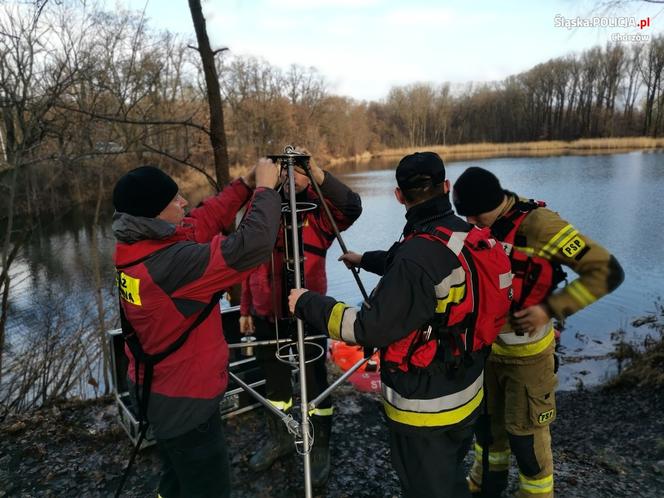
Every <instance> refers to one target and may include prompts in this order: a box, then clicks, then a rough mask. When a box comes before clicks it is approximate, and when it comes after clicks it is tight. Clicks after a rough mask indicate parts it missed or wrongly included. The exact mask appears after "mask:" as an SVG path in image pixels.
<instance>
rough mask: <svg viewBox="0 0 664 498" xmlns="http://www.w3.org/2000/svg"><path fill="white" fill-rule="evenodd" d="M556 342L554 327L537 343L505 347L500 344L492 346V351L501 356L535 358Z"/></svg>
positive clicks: (495, 343)
mask: <svg viewBox="0 0 664 498" xmlns="http://www.w3.org/2000/svg"><path fill="white" fill-rule="evenodd" d="M554 340H555V334H554V332H553V326H551V330H549V332H547V334H546V335H545V336H544V337H542V338H541V339H540V340H539V341H537V342H528V343H526V344H513V345H510V346H503V345H502V344H500V343H498V342H494V343H493V344H492V345H491V351H492V352H493V353H495V354H499V355H501V356H533V355H536V354H539V353H541V352H542V351H544V350H545V349H546V348H548V347H549V346H550V345H551V343H552V342H553V341H554Z"/></svg>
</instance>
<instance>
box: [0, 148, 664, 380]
mask: <svg viewBox="0 0 664 498" xmlns="http://www.w3.org/2000/svg"><path fill="white" fill-rule="evenodd" d="M663 158H664V156H663V155H662V154H661V153H653V152H632V153H626V154H617V155H600V156H556V157H537V158H532V157H530V158H494V159H483V160H472V161H464V162H449V164H448V177H449V178H450V179H451V180H452V181H454V180H456V178H457V177H458V176H459V175H460V174H461V173H462V172H463V171H464V170H465V169H466V168H467V167H469V166H481V167H483V168H486V169H488V170H490V171H492V172H494V173H495V174H496V175H497V176H498V177H499V178H500V179H501V182H502V183H503V185H504V186H505V187H506V188H509V189H511V190H514V191H516V192H518V193H519V194H521V195H523V196H529V197H533V198H536V199H542V200H545V201H546V202H547V203H548V205H549V206H550V207H551V208H552V209H554V210H557V211H559V212H560V213H561V214H562V216H563V217H564V218H566V219H568V221H570V222H572V223H573V224H574V225H575V226H576V227H577V228H578V229H579V230H581V231H582V232H584V233H586V234H588V235H589V236H590V237H591V238H593V239H595V240H597V241H598V242H600V243H602V244H604V245H605V246H606V247H607V248H608V249H609V250H610V251H611V252H612V253H614V254H615V256H616V257H617V258H618V260H619V261H620V262H621V264H622V265H623V267H624V269H625V272H626V279H625V282H624V284H623V285H622V286H621V287H620V288H619V289H618V290H617V291H616V292H614V293H613V294H611V295H609V296H607V297H605V298H603V299H601V300H600V301H599V302H597V303H595V304H594V305H593V306H591V307H589V308H588V309H586V310H583V311H581V312H579V313H578V314H577V315H574V316H573V317H571V318H570V319H569V320H568V322H567V324H566V325H567V329H566V331H565V333H564V334H563V337H562V344H563V346H564V353H565V355H566V356H567V357H568V358H570V359H573V360H574V361H575V362H574V363H572V362H571V361H570V362H568V363H566V364H565V365H563V367H562V370H561V375H560V377H561V387H562V388H574V387H575V385H576V384H577V382H578V381H577V379H581V381H582V382H584V383H585V384H594V383H596V382H598V381H601V380H602V379H603V378H605V377H606V375H608V374H609V373H610V372H611V369H612V368H613V363H612V362H611V361H610V360H608V359H606V355H607V353H608V352H609V351H611V350H612V344H611V339H610V333H611V332H613V331H615V330H616V329H618V328H619V327H623V328H625V329H626V332H627V338H628V339H639V338H642V337H643V335H644V333H645V331H643V330H640V329H634V328H632V327H631V326H630V325H629V324H630V322H631V320H632V319H633V318H635V317H637V316H640V315H643V314H645V313H648V312H653V311H654V302H655V300H656V299H657V298H658V297H659V296H660V295H661V291H662V288H661V282H662V279H663V278H664V264H663V263H662V260H663V257H664V233H663V232H662V230H661V229H660V226H659V223H658V221H657V218H656V216H657V215H658V213H661V212H663V211H664V198H663V196H662V194H663V193H664V168H663V167H662V159H663ZM396 163H397V160H396V159H387V160H382V161H372V162H371V163H369V164H361V165H345V166H344V167H343V168H340V169H339V170H338V171H339V173H338V174H339V176H341V177H342V178H343V179H344V181H345V182H347V183H348V184H349V185H350V186H351V187H352V188H353V189H355V190H356V191H357V192H359V193H360V195H361V196H362V200H363V205H364V213H363V214H362V216H361V217H360V219H359V220H358V221H357V222H356V223H355V225H354V226H353V227H351V228H350V229H349V230H348V231H347V232H345V234H344V239H345V241H346V244H347V245H348V247H349V248H350V249H351V250H355V251H358V252H362V251H366V250H372V249H385V248H388V247H389V246H390V245H391V244H392V242H394V241H395V240H397V239H398V238H399V236H400V232H401V228H402V227H403V224H404V214H405V211H404V208H403V206H401V205H399V204H398V203H397V202H396V200H395V199H394V195H393V190H394V186H395V182H394V167H395V165H396ZM111 211H112V208H111V206H110V203H109V205H108V206H107V210H106V212H105V213H104V214H105V217H104V219H103V220H102V223H101V226H100V227H99V232H98V233H97V237H98V251H99V252H100V263H101V267H102V272H103V275H104V278H105V282H106V283H105V291H104V295H105V299H106V301H107V302H108V303H109V304H110V305H113V304H114V302H115V297H114V292H113V290H114V289H113V267H112V252H113V244H114V240H113V236H112V233H111V230H110V215H111ZM92 239H93V237H92V224H91V215H90V213H89V211H88V212H82V213H77V214H75V215H71V216H68V217H65V218H63V219H62V220H59V221H57V222H53V223H51V224H49V225H44V226H42V227H40V228H39V230H38V231H37V232H36V233H35V235H34V237H33V238H32V240H31V241H30V243H29V244H28V245H27V246H26V247H25V249H24V250H23V252H22V254H21V256H20V258H19V260H18V262H17V263H16V264H15V265H14V267H13V269H12V270H13V271H12V273H13V275H15V280H14V282H15V289H14V292H13V294H12V298H11V303H10V306H11V313H10V317H9V324H8V326H9V329H10V334H11V331H12V330H14V331H18V330H20V329H21V328H25V327H29V326H30V322H31V318H32V317H33V316H34V313H33V311H34V307H35V303H41V304H43V305H44V304H45V305H48V302H49V300H52V299H54V298H55V297H57V298H62V297H63V296H64V297H66V298H67V303H68V307H69V310H70V313H71V314H72V316H73V317H76V314H77V310H80V309H82V308H83V307H85V306H91V303H93V299H94V298H93V284H92V281H93V280H92V277H91V275H92V269H91V258H90V253H91V250H92V247H91V243H92ZM339 254H340V250H339V248H338V245H337V244H336V243H335V244H334V246H333V247H332V248H331V249H330V251H329V258H328V263H327V267H328V275H329V279H328V281H329V289H328V293H329V294H330V295H332V296H334V297H336V298H339V299H343V300H346V301H348V302H350V303H357V302H359V301H360V300H361V298H360V292H359V291H358V290H357V288H356V287H355V282H354V281H353V279H352V277H351V275H350V274H349V273H348V270H346V269H345V267H344V266H343V265H342V264H341V263H338V262H336V258H337V257H338V256H339ZM360 275H361V278H362V280H363V282H364V283H365V286H366V287H367V289H369V290H370V289H372V288H373V287H374V286H375V284H376V282H377V277H375V276H374V275H370V274H366V273H364V272H362V273H361V274H360ZM10 339H11V337H10ZM589 356H590V357H597V358H600V359H599V360H593V359H588V357H589ZM577 360H579V361H577ZM582 372H583V373H582Z"/></svg>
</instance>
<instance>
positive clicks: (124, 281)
mask: <svg viewBox="0 0 664 498" xmlns="http://www.w3.org/2000/svg"><path fill="white" fill-rule="evenodd" d="M140 288H141V279H139V278H134V277H130V276H129V275H127V274H126V273H123V272H120V297H121V298H122V299H124V300H125V301H127V302H128V303H131V304H135V305H136V306H142V305H141V294H140Z"/></svg>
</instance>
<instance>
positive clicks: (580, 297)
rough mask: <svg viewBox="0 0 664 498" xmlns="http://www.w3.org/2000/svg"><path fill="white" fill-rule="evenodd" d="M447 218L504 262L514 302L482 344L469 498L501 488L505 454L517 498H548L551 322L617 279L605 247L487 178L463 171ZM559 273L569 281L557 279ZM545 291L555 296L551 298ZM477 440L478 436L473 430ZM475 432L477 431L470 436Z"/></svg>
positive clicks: (498, 491) (552, 361)
mask: <svg viewBox="0 0 664 498" xmlns="http://www.w3.org/2000/svg"><path fill="white" fill-rule="evenodd" d="M453 198H454V204H455V207H456V210H457V213H458V214H460V215H462V216H466V218H467V220H468V222H469V223H473V224H476V225H478V226H482V227H491V232H492V233H493V236H494V237H495V238H496V239H497V240H500V241H501V242H502V243H503V246H504V248H505V250H506V252H507V254H508V255H509V256H510V260H511V262H512V272H513V274H514V276H513V290H514V299H513V302H512V314H511V320H510V323H509V324H507V325H506V326H505V327H504V328H503V330H502V333H501V334H500V335H499V336H498V339H497V340H496V342H494V344H493V345H492V352H491V355H490V356H489V359H488V361H487V365H486V372H485V379H486V380H485V382H486V386H487V393H486V399H487V404H488V411H489V415H490V421H491V423H490V434H491V444H490V445H489V458H488V461H489V472H488V473H485V474H484V475H486V476H487V482H486V483H484V485H483V483H482V481H483V473H482V452H483V451H484V450H485V448H484V446H486V444H485V441H483V440H482V439H483V438H482V437H481V436H478V442H477V444H476V445H475V462H474V465H473V468H472V469H471V472H470V475H469V476H468V484H469V487H470V490H471V491H472V492H473V493H477V495H478V496H479V495H480V491H481V496H484V497H493V496H495V497H499V496H500V495H501V493H502V491H503V490H504V489H505V488H506V486H507V476H508V470H509V459H510V449H511V452H512V453H514V455H515V456H516V460H517V463H518V465H519V492H518V494H517V496H519V497H522V498H523V497H537V498H548V497H553V459H552V454H551V434H550V431H549V424H550V423H551V422H552V421H553V420H554V419H555V417H556V403H555V388H556V385H557V378H556V373H555V371H556V368H555V357H554V347H555V340H554V338H555V334H554V329H553V318H555V319H557V320H559V321H562V320H564V319H565V317H567V316H569V315H571V314H572V313H575V312H577V311H579V310H580V309H582V308H584V307H586V306H588V305H589V304H591V303H593V302H595V301H596V300H597V299H599V298H600V297H602V296H604V295H605V294H607V293H609V292H612V291H613V290H614V289H615V288H616V287H618V285H620V283H621V282H622V280H623V271H622V269H621V267H620V265H619V264H618V262H617V261H616V259H615V258H614V257H613V256H612V255H610V254H609V253H608V252H607V251H606V249H604V248H603V247H602V246H601V245H599V244H598V243H596V242H594V241H593V240H591V239H589V238H588V237H586V236H585V235H583V234H581V233H580V232H579V231H578V230H577V229H575V228H574V227H573V226H572V225H570V224H569V223H567V222H566V221H564V220H563V219H562V218H560V216H559V215H558V214H557V213H555V212H553V211H551V210H549V209H547V208H546V207H544V206H545V204H544V203H543V202H535V201H532V200H527V199H523V198H520V197H519V196H517V195H516V194H514V193H512V192H509V191H507V190H503V188H502V187H501V185H500V182H499V181H498V178H496V177H495V176H494V175H493V174H492V173H491V172H489V171H487V170H485V169H482V168H478V167H472V168H468V169H467V170H466V171H465V172H464V173H462V174H461V176H460V177H459V179H458V180H457V181H456V183H455V184H454V192H453ZM561 265H565V266H567V267H569V268H571V269H572V270H574V271H575V272H576V273H577V274H578V275H579V277H578V278H577V279H575V280H573V281H572V282H571V283H569V284H567V285H565V286H564V287H563V288H562V289H558V290H555V289H556V287H557V285H558V284H559V283H560V282H561V281H562V280H563V279H564V278H565V273H564V272H563V271H562V268H561ZM554 291H555V292H554ZM480 432H481V431H480ZM478 434H479V433H478Z"/></svg>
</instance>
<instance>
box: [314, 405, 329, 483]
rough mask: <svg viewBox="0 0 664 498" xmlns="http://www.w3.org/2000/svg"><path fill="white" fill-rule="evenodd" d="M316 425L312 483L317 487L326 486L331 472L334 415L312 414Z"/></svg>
mask: <svg viewBox="0 0 664 498" xmlns="http://www.w3.org/2000/svg"><path fill="white" fill-rule="evenodd" d="M311 423H312V424H313V426H314V445H313V447H312V448H311V454H310V457H309V458H310V462H311V484H312V486H313V487H315V488H319V487H322V486H325V484H326V483H327V477H328V476H329V474H330V432H331V429H332V416H331V415H329V416H324V417H321V416H319V415H312V416H311Z"/></svg>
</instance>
